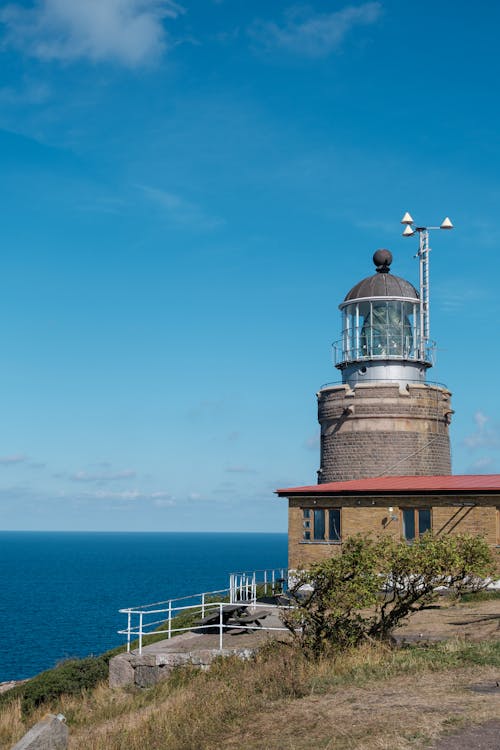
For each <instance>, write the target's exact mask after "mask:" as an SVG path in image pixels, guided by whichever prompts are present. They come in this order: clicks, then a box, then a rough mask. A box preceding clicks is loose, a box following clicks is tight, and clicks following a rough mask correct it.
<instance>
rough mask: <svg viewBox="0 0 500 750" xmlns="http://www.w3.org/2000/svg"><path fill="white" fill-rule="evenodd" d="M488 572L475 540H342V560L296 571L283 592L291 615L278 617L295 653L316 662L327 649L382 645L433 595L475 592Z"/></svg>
mask: <svg viewBox="0 0 500 750" xmlns="http://www.w3.org/2000/svg"><path fill="white" fill-rule="evenodd" d="M493 569H494V566H493V560H492V555H491V552H490V550H489V548H488V546H487V544H486V542H485V541H484V539H482V538H481V537H475V536H470V535H465V534H464V535H446V536H442V537H434V536H432V535H431V534H425V535H423V536H422V537H420V538H419V539H416V540H415V541H414V543H413V544H407V543H406V542H398V541H395V540H394V539H392V538H389V537H383V538H379V539H376V540H374V539H372V538H368V537H362V536H360V535H358V536H354V537H349V538H348V539H347V540H346V542H345V543H344V544H343V547H342V554H340V555H336V556H335V557H332V558H330V559H328V560H324V561H322V562H319V563H315V564H314V565H312V566H311V568H309V569H308V570H300V571H298V573H297V574H296V579H295V583H294V585H293V586H292V587H291V590H290V596H291V598H292V601H293V603H294V604H295V605H296V608H295V609H291V610H285V611H284V613H283V616H284V620H285V624H286V625H287V627H288V629H289V630H290V632H291V633H292V635H293V637H294V639H295V640H296V641H298V642H299V644H300V646H301V647H302V648H303V649H305V650H306V651H307V652H309V654H310V655H312V656H319V654H320V653H322V652H323V651H325V650H326V649H329V648H334V649H346V648H349V647H351V646H357V645H358V644H359V643H361V642H362V641H364V640H370V639H378V640H387V639H388V638H390V635H391V632H392V630H393V629H394V628H395V627H397V626H398V625H400V624H401V622H402V621H404V620H405V619H406V618H407V617H409V616H410V615H411V614H413V613H414V612H418V611H419V610H421V609H424V608H425V607H428V606H429V605H430V604H431V603H432V602H433V601H434V600H435V599H436V598H437V596H438V592H437V588H439V587H440V586H446V587H447V589H448V590H449V591H451V592H452V593H453V594H454V595H455V596H460V595H461V594H462V593H463V592H465V591H474V590H478V589H480V588H481V587H482V586H483V585H484V583H483V579H484V578H486V577H488V576H489V575H491V574H492V572H493ZM304 586H306V587H307V590H306V591H304Z"/></svg>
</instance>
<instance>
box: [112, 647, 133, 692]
mask: <svg viewBox="0 0 500 750" xmlns="http://www.w3.org/2000/svg"><path fill="white" fill-rule="evenodd" d="M133 684H134V668H133V666H132V664H131V660H130V656H129V654H119V655H118V656H114V657H113V658H112V659H111V660H110V662H109V687H111V688H122V687H126V686H127V685H133Z"/></svg>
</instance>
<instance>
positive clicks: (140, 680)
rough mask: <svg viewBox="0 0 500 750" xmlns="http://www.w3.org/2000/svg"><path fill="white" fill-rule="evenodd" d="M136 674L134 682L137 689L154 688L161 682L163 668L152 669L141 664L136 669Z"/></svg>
mask: <svg viewBox="0 0 500 750" xmlns="http://www.w3.org/2000/svg"><path fill="white" fill-rule="evenodd" d="M134 673H135V674H134V682H135V684H136V685H137V687H141V688H146V687H152V686H153V685H156V684H157V683H158V682H160V679H161V667H150V666H147V665H144V664H141V665H139V666H137V667H136V668H135V670H134ZM165 676H166V675H165Z"/></svg>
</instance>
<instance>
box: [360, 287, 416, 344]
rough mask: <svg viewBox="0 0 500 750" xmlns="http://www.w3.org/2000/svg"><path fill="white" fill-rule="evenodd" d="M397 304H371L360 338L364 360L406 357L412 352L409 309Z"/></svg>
mask: <svg viewBox="0 0 500 750" xmlns="http://www.w3.org/2000/svg"><path fill="white" fill-rule="evenodd" d="M407 308H408V306H407V305H405V303H404V302H399V301H387V302H385V301H383V302H378V301H377V302H371V303H370V305H369V310H368V311H367V314H366V316H365V318H364V320H363V324H362V328H361V336H360V346H361V355H362V356H363V357H381V358H387V357H397V358H408V357H410V356H411V352H412V349H413V333H412V328H413V326H412V322H411V320H410V314H411V306H410V307H409V309H407Z"/></svg>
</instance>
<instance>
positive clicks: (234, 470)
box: [226, 466, 257, 474]
mask: <svg viewBox="0 0 500 750" xmlns="http://www.w3.org/2000/svg"><path fill="white" fill-rule="evenodd" d="M226 471H227V472H228V473H229V474H256V473H257V471H256V469H251V468H250V467H249V466H228V467H227V469H226Z"/></svg>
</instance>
